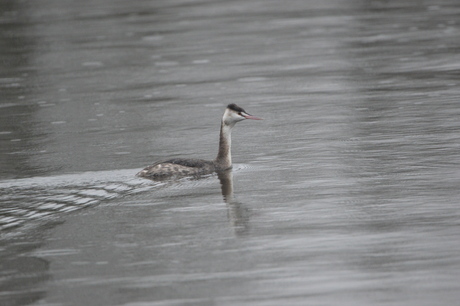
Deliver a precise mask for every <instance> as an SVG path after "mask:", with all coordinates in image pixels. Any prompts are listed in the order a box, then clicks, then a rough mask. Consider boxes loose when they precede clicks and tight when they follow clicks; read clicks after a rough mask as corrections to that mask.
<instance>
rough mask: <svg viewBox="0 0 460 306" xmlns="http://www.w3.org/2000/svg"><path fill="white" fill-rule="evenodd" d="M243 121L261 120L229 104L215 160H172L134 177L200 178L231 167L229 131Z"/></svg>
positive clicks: (148, 168)
mask: <svg viewBox="0 0 460 306" xmlns="http://www.w3.org/2000/svg"><path fill="white" fill-rule="evenodd" d="M245 119H254V120H261V119H260V118H258V117H255V116H252V115H249V114H248V113H246V112H245V110H244V109H242V108H241V107H239V106H238V105H236V104H229V105H228V106H227V108H226V110H225V112H224V115H223V117H222V123H221V127H220V137H219V152H218V153H217V157H216V159H214V160H212V161H207V160H203V159H188V158H173V159H169V160H166V161H162V162H158V163H155V164H153V165H151V166H148V167H146V168H144V169H143V170H142V171H140V172H139V173H137V174H136V175H137V176H139V177H144V178H148V179H152V180H164V179H171V178H179V177H185V176H201V175H206V174H211V173H213V172H215V171H219V170H226V169H230V168H231V167H232V155H231V131H232V128H233V127H234V126H235V124H236V123H237V122H239V121H242V120H245Z"/></svg>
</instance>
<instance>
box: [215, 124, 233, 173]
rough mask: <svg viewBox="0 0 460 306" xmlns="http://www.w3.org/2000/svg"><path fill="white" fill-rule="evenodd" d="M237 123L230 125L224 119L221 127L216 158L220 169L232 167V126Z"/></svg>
mask: <svg viewBox="0 0 460 306" xmlns="http://www.w3.org/2000/svg"><path fill="white" fill-rule="evenodd" d="M234 126H235V124H231V125H228V124H226V123H225V122H223V121H222V125H221V127H220V139H219V153H217V157H216V159H215V161H214V162H215V164H216V167H217V168H218V170H225V169H229V168H231V167H232V152H231V147H232V128H233V127H234Z"/></svg>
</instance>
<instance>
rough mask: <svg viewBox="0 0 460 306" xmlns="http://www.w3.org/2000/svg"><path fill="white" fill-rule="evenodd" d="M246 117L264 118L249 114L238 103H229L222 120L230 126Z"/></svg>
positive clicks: (253, 118)
mask: <svg viewBox="0 0 460 306" xmlns="http://www.w3.org/2000/svg"><path fill="white" fill-rule="evenodd" d="M245 119H252V120H262V118H259V117H256V116H252V115H250V114H248V113H247V112H246V111H245V110H244V109H243V108H241V107H239V106H238V105H236V104H229V105H228V106H227V109H226V110H225V113H224V116H223V118H222V121H223V122H224V123H225V124H226V125H229V126H233V125H235V123H237V122H240V121H243V120H245Z"/></svg>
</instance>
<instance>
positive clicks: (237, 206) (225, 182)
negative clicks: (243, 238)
mask: <svg viewBox="0 0 460 306" xmlns="http://www.w3.org/2000/svg"><path fill="white" fill-rule="evenodd" d="M217 177H218V178H219V181H220V185H221V188H222V196H223V197H224V202H225V203H226V204H227V213H228V219H229V221H230V222H231V224H232V226H233V229H234V230H235V233H236V234H237V235H243V234H247V233H248V231H249V211H248V209H247V208H246V207H245V206H244V205H243V204H242V203H240V202H238V201H237V200H236V199H235V198H234V196H233V172H232V169H228V170H223V171H217Z"/></svg>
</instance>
